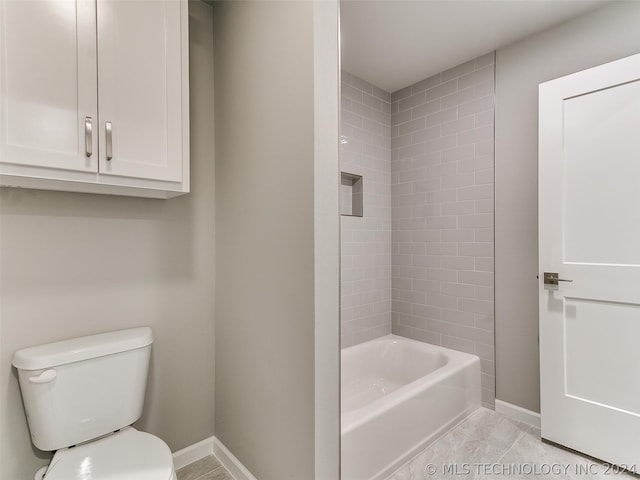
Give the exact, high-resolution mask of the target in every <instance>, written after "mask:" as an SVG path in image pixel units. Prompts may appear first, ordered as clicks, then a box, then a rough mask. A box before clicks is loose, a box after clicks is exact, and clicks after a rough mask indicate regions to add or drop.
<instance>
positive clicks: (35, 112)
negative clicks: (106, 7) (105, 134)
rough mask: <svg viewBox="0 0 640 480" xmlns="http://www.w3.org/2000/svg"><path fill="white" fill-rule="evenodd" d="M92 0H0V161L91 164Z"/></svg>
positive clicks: (89, 167)
mask: <svg viewBox="0 0 640 480" xmlns="http://www.w3.org/2000/svg"><path fill="white" fill-rule="evenodd" d="M96 89H97V74H96V25H95V2H92V1H91V0H89V1H87V0H77V1H76V0H56V1H42V0H36V1H7V0H3V1H0V96H1V99H2V104H1V106H0V161H2V162H3V163H4V164H15V165H23V166H24V165H26V166H29V167H33V168H38V167H50V168H59V169H65V170H77V171H83V172H96V171H97V168H98V166H97V165H98V163H97V152H98V149H97V146H98V141H97V121H98V118H97V91H96Z"/></svg>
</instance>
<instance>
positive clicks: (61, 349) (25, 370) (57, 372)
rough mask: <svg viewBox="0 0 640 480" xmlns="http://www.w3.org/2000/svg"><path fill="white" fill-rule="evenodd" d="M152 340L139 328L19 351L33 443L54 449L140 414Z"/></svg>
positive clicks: (105, 431)
mask: <svg viewBox="0 0 640 480" xmlns="http://www.w3.org/2000/svg"><path fill="white" fill-rule="evenodd" d="M152 343H153V333H152V331H151V329H150V328H148V327H141V328H133V329H129V330H121V331H117V332H110V333H103V334H99V335H91V336H88V337H80V338H74V339H71V340H64V341H62V342H56V343H49V344H46V345H40V346H37V347H30V348H25V349H23V350H19V351H17V352H16V353H15V354H14V356H13V365H14V366H15V367H16V368H17V369H18V377H19V380H20V390H21V391H22V400H23V403H24V407H25V411H26V414H27V421H28V423H29V430H30V432H31V440H32V441H33V444H34V445H35V446H36V447H38V448H39V449H40V450H45V451H51V450H58V449H60V448H64V447H69V446H72V445H77V444H79V443H82V442H86V441H88V440H92V439H95V438H97V437H100V436H102V435H106V434H108V433H111V432H114V431H116V430H119V429H120V428H123V427H125V426H127V425H131V424H132V423H133V422H135V421H136V420H137V419H138V418H140V415H141V414H142V404H143V401H144V394H145V389H146V383H147V373H148V370H149V358H150V355H151V344H152Z"/></svg>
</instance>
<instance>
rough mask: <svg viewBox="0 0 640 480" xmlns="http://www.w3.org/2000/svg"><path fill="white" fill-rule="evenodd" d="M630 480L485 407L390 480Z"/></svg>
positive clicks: (622, 474)
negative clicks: (552, 443) (551, 442)
mask: <svg viewBox="0 0 640 480" xmlns="http://www.w3.org/2000/svg"><path fill="white" fill-rule="evenodd" d="M485 478H495V479H498V478H500V479H505V480H507V479H508V480H511V479H528V480H534V479H535V480H542V479H554V480H559V479H571V480H596V479H598V480H604V479H609V480H616V479H619V480H629V479H636V480H637V479H638V478H640V477H638V476H634V475H630V474H627V473H624V472H616V471H614V470H612V469H607V467H605V466H603V465H601V464H599V463H596V462H595V461H594V460H593V459H591V458H588V457H584V456H581V455H578V454H575V453H572V452H570V451H567V450H564V449H562V448H559V447H555V446H553V445H550V444H548V443H543V442H542V441H541V440H540V430H539V429H537V428H534V427H531V426H528V425H525V424H523V423H520V422H517V421H515V420H511V419H510V418H508V417H505V416H504V415H501V414H499V413H496V412H494V411H492V410H488V409H486V408H481V409H479V410H478V411H476V412H474V413H473V414H472V415H471V416H469V417H468V418H467V419H465V420H464V421H463V422H462V423H460V424H458V425H457V426H456V427H454V428H453V429H452V430H451V431H450V432H449V433H447V434H446V435H445V436H443V437H442V438H441V439H439V440H438V441H436V442H435V443H433V444H431V445H430V446H429V447H427V448H426V449H425V450H423V451H422V452H421V453H419V454H418V455H417V456H415V457H414V458H413V459H412V460H410V461H409V462H407V463H406V464H405V465H403V466H402V467H401V468H400V469H399V470H397V471H396V472H395V473H394V474H393V475H391V476H390V477H389V479H388V480H440V479H457V480H462V479H485Z"/></svg>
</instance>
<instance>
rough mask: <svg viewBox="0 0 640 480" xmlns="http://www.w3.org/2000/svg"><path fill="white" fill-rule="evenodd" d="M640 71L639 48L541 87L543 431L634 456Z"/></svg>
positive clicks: (637, 439) (633, 460) (599, 453)
mask: <svg viewBox="0 0 640 480" xmlns="http://www.w3.org/2000/svg"><path fill="white" fill-rule="evenodd" d="M638 79H640V55H635V56H632V57H629V58H626V59H623V60H619V61H617V62H612V63H610V64H606V65H602V66H600V67H595V68H592V69H589V70H585V71H583V72H579V73H576V74H573V75H569V76H567V77H563V78H560V79H556V80H552V81H550V82H547V83H544V84H541V85H540V116H539V122H540V123H539V140H540V143H539V235H540V237H539V245H540V247H539V248H540V251H539V262H540V279H541V280H540V370H541V371H540V374H541V408H542V436H543V438H546V439H548V440H551V441H554V442H556V443H559V444H562V445H565V446H567V447H570V448H572V449H575V450H578V451H581V452H584V453H586V454H588V455H591V456H594V457H596V458H600V459H603V460H606V461H608V462H612V463H617V464H621V465H634V464H635V465H639V466H640V382H639V381H638V380H639V379H640V349H638V347H637V342H638V339H640V248H639V247H638V245H640V188H638V185H639V181H640V135H638V132H639V130H638V125H640V81H639V80H638ZM543 272H558V273H559V276H560V278H564V279H569V280H572V281H573V282H572V283H568V282H566V283H565V282H560V283H559V285H558V286H545V285H544V284H543V280H542V278H543Z"/></svg>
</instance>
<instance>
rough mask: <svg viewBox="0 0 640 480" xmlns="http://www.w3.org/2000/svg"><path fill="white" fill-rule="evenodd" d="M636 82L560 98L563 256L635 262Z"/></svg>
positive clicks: (639, 90) (639, 161)
mask: <svg viewBox="0 0 640 480" xmlns="http://www.w3.org/2000/svg"><path fill="white" fill-rule="evenodd" d="M638 125H640V81H636V82H632V83H628V84H625V85H619V86H617V87H615V88H607V89H604V90H600V91H596V92H592V93H589V94H584V95H580V96H577V97H574V98H569V99H567V100H565V101H564V138H563V143H564V167H565V172H564V182H565V184H564V195H563V197H564V203H565V213H564V222H563V223H564V226H565V235H564V260H565V261H567V262H574V263H602V264H620V265H625V264H626V265H638V264H640V248H638V245H640V229H639V228H638V227H637V226H638V224H640V209H639V208H638V205H640V188H639V187H638V179H640V158H639V157H638V156H637V153H638V152H640V135H638Z"/></svg>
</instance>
